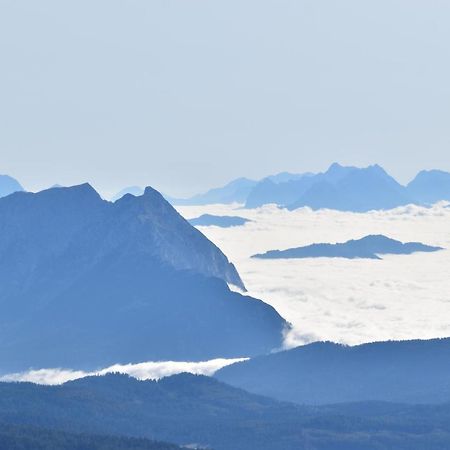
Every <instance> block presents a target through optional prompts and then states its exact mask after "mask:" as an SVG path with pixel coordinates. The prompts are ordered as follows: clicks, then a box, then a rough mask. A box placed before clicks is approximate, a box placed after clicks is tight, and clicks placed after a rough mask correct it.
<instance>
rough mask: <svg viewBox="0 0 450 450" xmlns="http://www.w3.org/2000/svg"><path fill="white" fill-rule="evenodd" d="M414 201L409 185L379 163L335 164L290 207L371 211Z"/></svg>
mask: <svg viewBox="0 0 450 450" xmlns="http://www.w3.org/2000/svg"><path fill="white" fill-rule="evenodd" d="M413 202H414V200H413V199H412V198H410V197H409V195H408V192H407V190H406V188H405V187H404V186H402V185H401V184H399V183H397V181H395V180H394V179H393V178H392V177H391V176H389V175H388V174H387V173H386V172H385V171H384V170H383V169H382V168H381V167H380V166H378V165H374V166H369V167H366V168H364V169H359V168H354V167H350V168H345V167H341V166H339V165H338V164H334V165H333V166H331V167H330V169H329V170H328V171H327V172H326V173H325V174H323V176H318V177H317V178H316V180H315V182H314V183H313V184H312V185H311V186H310V187H309V188H308V189H307V190H306V191H304V192H303V193H302V194H301V195H299V196H298V199H297V200H296V201H294V202H293V203H291V204H287V207H288V209H290V210H293V209H297V208H301V207H304V206H308V207H310V208H312V209H322V208H327V209H335V210H340V211H352V212H367V211H371V210H379V209H391V208H396V207H398V206H402V205H406V204H408V203H413Z"/></svg>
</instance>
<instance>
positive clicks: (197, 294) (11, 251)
mask: <svg viewBox="0 0 450 450" xmlns="http://www.w3.org/2000/svg"><path fill="white" fill-rule="evenodd" d="M0 230H1V233H0V253H1V255H2V258H0V360H1V361H2V364H1V368H0V370H1V371H3V372H6V371H9V372H10V371H17V370H22V369H27V368H29V367H71V368H76V367H80V368H87V369H93V368H97V367H102V366H107V365H111V364H114V363H119V362H122V363H126V362H138V361H149V360H157V359H165V360H168V359H174V360H200V359H202V360H204V359H210V358H213V357H236V356H245V355H255V354H259V353H262V352H267V351H270V349H271V348H274V347H277V346H279V345H280V343H281V338H282V331H283V328H284V327H285V326H286V323H285V321H284V320H283V319H282V318H281V317H280V316H279V315H278V314H277V313H276V311H275V310H274V309H273V308H272V307H270V306H268V305H266V304H265V303H263V302H261V301H259V300H256V299H253V298H251V297H247V296H242V295H240V294H238V293H235V292H231V291H230V289H229V288H228V286H227V283H230V284H234V285H236V286H238V287H239V288H241V289H245V287H244V285H243V283H242V281H241V279H240V277H239V274H238V273H237V271H236V269H235V268H234V266H233V265H232V264H231V263H230V262H229V261H228V259H227V258H226V256H225V255H224V254H223V253H222V252H221V251H220V250H219V249H218V248H217V247H216V246H215V245H214V244H213V243H212V242H210V241H209V240H208V239H207V238H206V237H205V236H204V235H203V234H202V233H201V232H200V231H198V230H197V229H195V228H194V227H192V226H191V225H190V224H189V223H188V222H187V221H186V220H185V219H184V218H183V217H181V216H180V215H179V214H178V213H177V212H176V211H175V210H174V209H173V207H172V206H170V204H169V203H167V202H166V201H165V200H164V199H163V197H162V196H161V195H160V194H159V193H158V192H156V191H155V190H153V189H152V188H146V189H145V193H144V195H142V196H140V197H134V196H132V195H129V194H128V195H125V196H124V197H122V198H121V199H120V200H118V201H117V202H115V203H110V202H107V201H104V200H102V199H101V198H100V196H99V195H98V194H97V192H95V190H94V189H93V188H92V187H91V186H89V185H88V184H85V185H80V186H74V187H71V188H59V189H49V190H46V191H42V192H39V193H37V194H32V193H25V192H19V193H16V194H13V195H9V196H8V197H5V198H3V199H0Z"/></svg>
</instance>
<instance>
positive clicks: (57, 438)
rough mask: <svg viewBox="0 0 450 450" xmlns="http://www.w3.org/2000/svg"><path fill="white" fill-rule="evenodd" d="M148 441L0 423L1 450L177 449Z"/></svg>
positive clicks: (174, 446) (169, 445)
mask: <svg viewBox="0 0 450 450" xmlns="http://www.w3.org/2000/svg"><path fill="white" fill-rule="evenodd" d="M179 448H180V447H178V446H176V445H172V444H166V443H163V442H156V441H150V440H148V439H139V438H130V437H117V436H98V435H87V434H75V433H68V432H64V431H57V430H46V429H42V428H36V427H32V426H24V425H22V426H18V425H8V424H0V450H177V449H178V450H179Z"/></svg>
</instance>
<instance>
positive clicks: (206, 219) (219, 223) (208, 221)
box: [189, 214, 251, 228]
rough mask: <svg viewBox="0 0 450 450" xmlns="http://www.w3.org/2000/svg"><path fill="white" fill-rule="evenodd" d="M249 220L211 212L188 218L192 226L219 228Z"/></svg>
mask: <svg viewBox="0 0 450 450" xmlns="http://www.w3.org/2000/svg"><path fill="white" fill-rule="evenodd" d="M247 222H251V220H249V219H245V218H244V217H238V216H214V215H212V214H203V215H201V216H200V217H196V218H194V219H189V223H190V224H191V225H193V226H203V227H209V226H216V227H221V228H230V227H238V226H241V225H245V224H246V223H247Z"/></svg>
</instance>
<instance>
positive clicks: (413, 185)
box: [169, 163, 450, 212]
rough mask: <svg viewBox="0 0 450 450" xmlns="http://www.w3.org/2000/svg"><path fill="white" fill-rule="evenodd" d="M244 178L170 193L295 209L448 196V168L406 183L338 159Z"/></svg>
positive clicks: (391, 204) (363, 206)
mask: <svg viewBox="0 0 450 450" xmlns="http://www.w3.org/2000/svg"><path fill="white" fill-rule="evenodd" d="M243 180H245V179H238V180H235V181H232V182H231V183H229V184H227V185H226V186H224V187H223V188H216V189H213V190H211V191H209V192H208V193H207V194H203V195H198V196H194V197H192V198H190V199H184V200H177V199H171V198H169V201H171V202H172V203H173V204H177V205H182V204H183V205H203V204H208V203H233V202H237V203H245V206H246V207H247V208H256V207H259V206H262V205H266V204H269V203H275V204H277V205H279V206H283V207H287V208H289V209H291V210H293V209H297V208H301V207H303V206H307V207H310V208H312V209H321V208H328V209H336V210H341V211H353V212H366V211H370V210H378V209H390V208H395V207H398V206H402V205H407V204H419V205H430V204H433V203H436V202H438V201H440V200H450V173H448V172H443V171H439V170H431V171H423V172H420V173H419V174H418V175H417V176H416V178H415V179H414V180H413V181H411V182H410V183H409V184H408V185H407V186H403V185H401V184H400V183H398V182H397V181H396V180H395V179H394V178H392V177H391V176H390V175H389V174H387V173H386V171H385V170H384V169H383V168H382V167H380V166H378V165H373V166H369V167H366V168H357V167H351V166H350V167H344V166H341V165H339V164H337V163H334V164H332V165H331V166H330V168H329V169H328V170H327V171H326V172H323V173H317V174H314V173H309V172H308V173H304V174H292V173H288V172H282V173H280V174H277V175H271V176H268V177H265V178H263V179H262V180H260V181H251V180H245V182H244V181H243ZM237 187H242V188H240V189H238V188H237Z"/></svg>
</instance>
